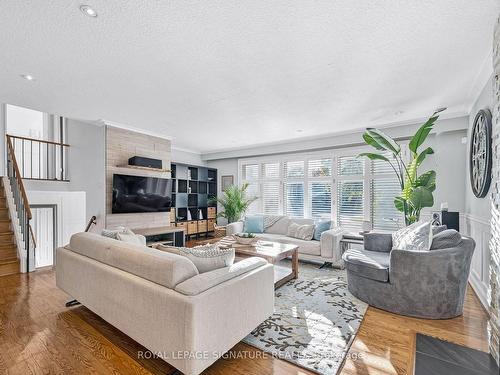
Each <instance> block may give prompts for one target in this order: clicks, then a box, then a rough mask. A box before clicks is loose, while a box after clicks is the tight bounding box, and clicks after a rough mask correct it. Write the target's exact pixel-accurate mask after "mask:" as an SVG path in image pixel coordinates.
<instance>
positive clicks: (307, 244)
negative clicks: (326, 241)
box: [278, 236, 321, 255]
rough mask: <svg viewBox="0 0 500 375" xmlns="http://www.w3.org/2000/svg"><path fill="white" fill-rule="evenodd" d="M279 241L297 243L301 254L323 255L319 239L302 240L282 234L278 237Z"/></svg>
mask: <svg viewBox="0 0 500 375" xmlns="http://www.w3.org/2000/svg"><path fill="white" fill-rule="evenodd" d="M278 242H280V243H288V244H291V245H297V246H298V247H299V248H298V252H299V253H300V254H307V255H321V246H320V242H319V241H314V240H311V241H306V240H301V239H299V238H292V237H285V236H282V237H280V238H279V239H278Z"/></svg>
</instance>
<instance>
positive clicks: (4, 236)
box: [0, 232, 14, 244]
mask: <svg viewBox="0 0 500 375" xmlns="http://www.w3.org/2000/svg"><path fill="white" fill-rule="evenodd" d="M13 243H14V233H13V232H3V233H0V244H13Z"/></svg>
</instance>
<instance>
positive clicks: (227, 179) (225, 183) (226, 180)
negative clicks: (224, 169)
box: [220, 175, 234, 191]
mask: <svg viewBox="0 0 500 375" xmlns="http://www.w3.org/2000/svg"><path fill="white" fill-rule="evenodd" d="M233 185H234V176H232V175H229V176H221V178H220V187H221V190H222V191H224V190H226V189H227V188H228V187H229V186H233Z"/></svg>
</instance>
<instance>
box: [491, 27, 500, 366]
mask: <svg viewBox="0 0 500 375" xmlns="http://www.w3.org/2000/svg"><path fill="white" fill-rule="evenodd" d="M493 67H494V73H493V91H494V92H493V95H494V99H493V155H494V156H493V173H492V189H491V198H492V205H491V242H490V253H491V261H490V292H489V294H490V295H489V301H490V322H489V333H490V352H491V354H492V355H493V357H495V360H496V361H497V363H499V355H500V354H499V352H500V346H499V328H500V18H499V19H498V22H497V25H496V27H495V37H494V42H493Z"/></svg>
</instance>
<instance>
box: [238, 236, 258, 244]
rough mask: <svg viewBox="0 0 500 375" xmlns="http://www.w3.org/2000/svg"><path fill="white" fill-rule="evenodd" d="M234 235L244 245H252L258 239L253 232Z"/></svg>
mask: <svg viewBox="0 0 500 375" xmlns="http://www.w3.org/2000/svg"><path fill="white" fill-rule="evenodd" d="M233 237H234V239H235V240H236V242H238V243H239V244H242V245H250V244H252V243H254V242H257V240H258V239H257V236H255V234H253V233H235V234H233Z"/></svg>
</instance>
